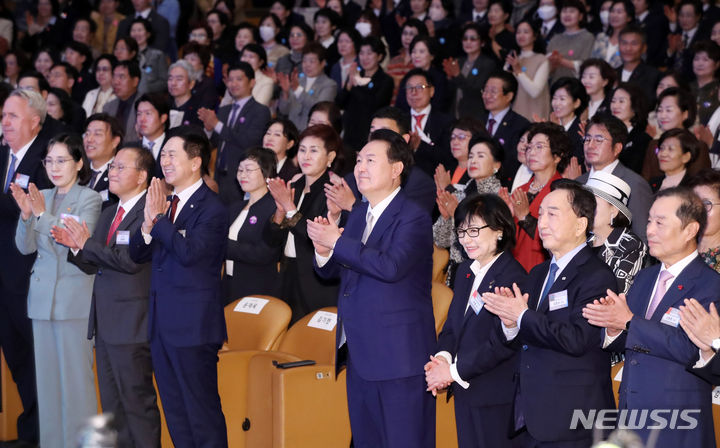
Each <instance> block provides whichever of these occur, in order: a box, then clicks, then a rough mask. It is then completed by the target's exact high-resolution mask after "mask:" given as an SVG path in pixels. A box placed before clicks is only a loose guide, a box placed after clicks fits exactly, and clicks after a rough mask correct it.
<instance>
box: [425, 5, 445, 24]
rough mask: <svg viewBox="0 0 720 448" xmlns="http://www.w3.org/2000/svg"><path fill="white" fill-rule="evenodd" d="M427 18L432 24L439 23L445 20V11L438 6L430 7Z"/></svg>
mask: <svg viewBox="0 0 720 448" xmlns="http://www.w3.org/2000/svg"><path fill="white" fill-rule="evenodd" d="M428 17H430V20H432V21H433V22H439V21H441V20H442V19H444V18H445V11H443V9H442V8H441V7H439V6H431V7H430V10H428Z"/></svg>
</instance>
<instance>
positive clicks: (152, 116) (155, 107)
mask: <svg viewBox="0 0 720 448" xmlns="http://www.w3.org/2000/svg"><path fill="white" fill-rule="evenodd" d="M169 114H170V106H169V105H168V103H167V101H165V99H164V98H163V95H162V94H159V93H146V94H144V95H142V96H141V97H140V98H138V99H137V101H135V120H136V121H135V129H136V130H137V133H138V136H139V137H141V138H142V139H141V140H140V141H137V142H133V143H131V144H132V145H135V146H139V147H142V148H144V149H146V150H147V151H149V152H150V153H151V154H152V156H153V159H154V160H155V172H154V173H153V175H152V177H159V178H160V179H162V178H164V177H165V176H164V175H163V172H162V166H160V151H161V150H162V147H163V145H164V144H165V142H166V141H167V140H168V135H167V133H166V129H167V122H168V117H169V116H170V115H169Z"/></svg>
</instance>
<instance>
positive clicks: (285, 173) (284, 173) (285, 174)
mask: <svg viewBox="0 0 720 448" xmlns="http://www.w3.org/2000/svg"><path fill="white" fill-rule="evenodd" d="M299 172H300V168H299V167H298V166H297V165H295V163H293V161H292V159H291V158H289V157H288V158H287V160H285V163H283V166H282V168H280V171H278V173H277V177H279V178H280V179H282V180H284V181H285V182H290V181H291V180H292V178H293V177H295V175H296V174H297V173H299Z"/></svg>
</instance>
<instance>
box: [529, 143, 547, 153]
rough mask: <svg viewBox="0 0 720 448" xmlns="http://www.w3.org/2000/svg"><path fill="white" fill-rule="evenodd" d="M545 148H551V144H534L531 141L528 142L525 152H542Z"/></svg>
mask: <svg viewBox="0 0 720 448" xmlns="http://www.w3.org/2000/svg"><path fill="white" fill-rule="evenodd" d="M545 148H550V145H549V144H548V143H535V144H534V145H531V144H530V143H528V144H527V146H526V147H525V152H526V153H528V152H531V151H537V152H541V151H543V150H544V149H545Z"/></svg>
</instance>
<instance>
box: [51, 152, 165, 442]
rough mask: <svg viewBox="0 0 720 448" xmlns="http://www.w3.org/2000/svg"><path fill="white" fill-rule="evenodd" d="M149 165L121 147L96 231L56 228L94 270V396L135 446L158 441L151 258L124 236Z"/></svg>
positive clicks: (138, 217)
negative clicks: (144, 259)
mask: <svg viewBox="0 0 720 448" xmlns="http://www.w3.org/2000/svg"><path fill="white" fill-rule="evenodd" d="M154 164H155V162H154V161H153V159H152V156H151V155H150V153H148V152H147V151H145V150H144V149H142V148H137V147H127V148H123V149H121V150H120V151H118V153H117V156H116V157H115V159H114V160H113V161H112V163H111V164H110V191H111V192H112V193H113V194H114V195H116V196H117V197H118V198H119V200H120V203H119V204H117V206H113V207H107V208H106V209H105V210H104V211H103V213H102V214H101V215H100V219H99V220H98V224H97V227H96V228H95V233H94V235H92V237H91V236H90V231H89V230H88V229H87V227H86V226H82V225H80V224H78V223H77V222H76V221H74V220H68V221H70V222H67V221H66V224H65V225H66V227H67V230H63V229H58V228H55V229H54V232H55V233H54V235H55V238H56V239H57V240H58V242H60V243H61V244H63V245H66V246H68V247H70V248H71V249H72V251H73V254H74V255H71V256H70V262H71V263H75V264H76V265H78V267H80V268H81V269H83V270H85V271H86V272H92V273H93V274H96V275H95V284H94V286H93V296H92V304H91V306H90V319H89V321H88V339H92V338H93V337H94V338H95V356H96V360H97V361H96V362H97V378H98V386H99V389H100V401H101V403H102V408H103V411H104V412H111V413H112V414H113V415H114V418H115V420H114V422H115V425H116V427H117V428H118V445H119V446H135V447H138V448H140V447H145V448H155V447H157V446H159V444H160V412H159V411H158V408H157V404H156V401H157V396H156V395H155V386H154V385H153V380H152V372H153V368H152V359H151V357H150V344H149V343H148V332H147V328H148V325H147V317H148V294H149V292H150V275H151V265H150V263H142V264H136V263H134V262H133V261H132V260H131V259H130V254H129V252H128V248H129V244H130V235H132V234H133V233H135V232H137V231H138V229H139V228H140V225H141V224H142V222H143V221H144V210H145V192H146V189H147V186H148V185H149V183H150V179H151V178H152V173H153V169H154V166H153V165H154ZM63 235H65V236H66V237H65V238H63Z"/></svg>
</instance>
